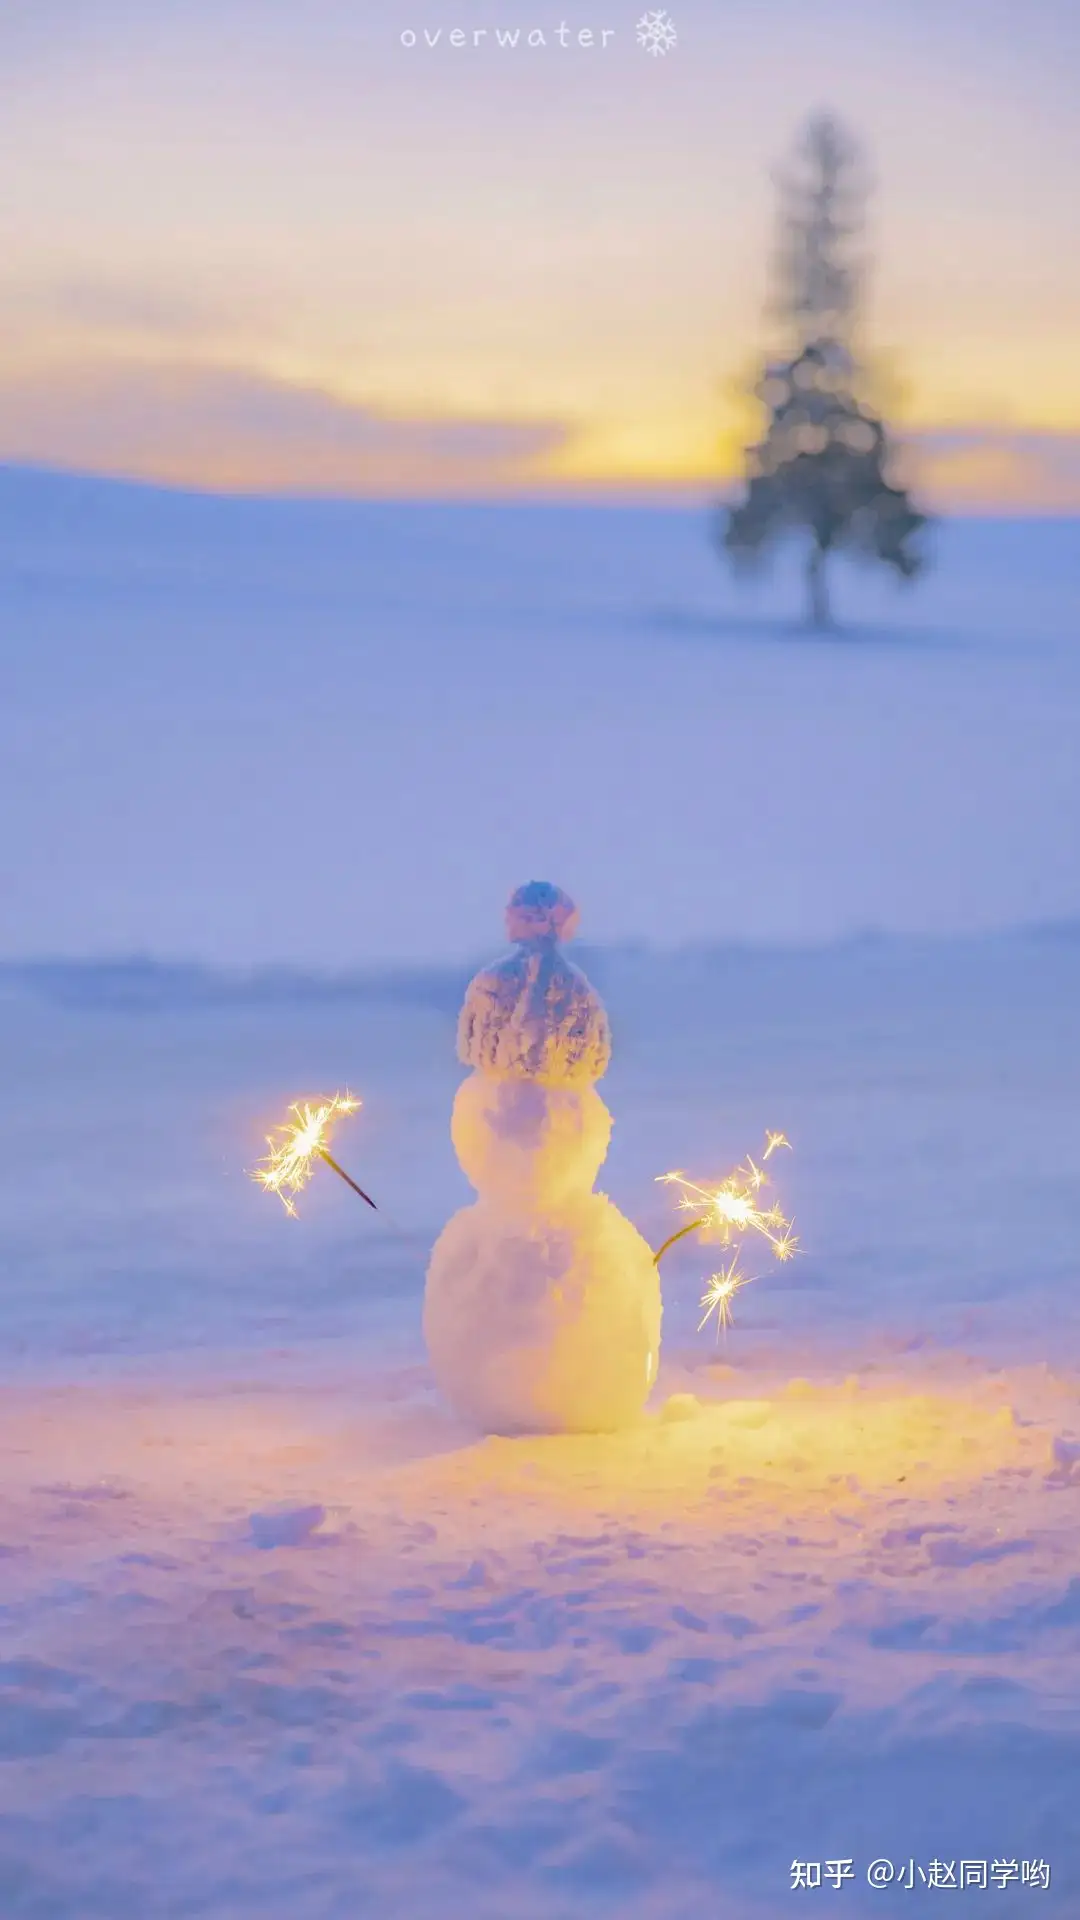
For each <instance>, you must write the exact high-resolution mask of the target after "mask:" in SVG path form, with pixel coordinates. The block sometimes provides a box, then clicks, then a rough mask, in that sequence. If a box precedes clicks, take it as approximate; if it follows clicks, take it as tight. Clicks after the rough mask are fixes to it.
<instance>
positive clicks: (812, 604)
mask: <svg viewBox="0 0 1080 1920" xmlns="http://www.w3.org/2000/svg"><path fill="white" fill-rule="evenodd" d="M806 593H807V608H806V618H807V622H808V624H809V625H810V626H811V627H815V628H818V629H820V628H822V627H831V626H832V614H831V612H830V609H829V590H828V585H827V583H826V580H825V553H824V550H823V549H822V548H821V547H819V546H818V543H817V541H816V540H815V541H814V544H813V546H812V547H811V549H810V552H809V554H808V555H807V559H806Z"/></svg>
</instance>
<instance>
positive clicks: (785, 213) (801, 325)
mask: <svg viewBox="0 0 1080 1920" xmlns="http://www.w3.org/2000/svg"><path fill="white" fill-rule="evenodd" d="M865 195H866V186H865V179H864V176H863V171H862V166H861V161H860V156H859V153H858V149H857V148H856V146H855V144H854V142H853V141H852V140H851V139H850V138H849V136H848V135H847V134H846V133H845V132H844V130H843V129H842V128H841V127H840V126H839V125H838V123H837V122H836V121H835V120H833V119H830V118H828V117H826V116H822V117H819V118H817V119H814V120H811V121H810V123H809V125H808V126H807V128H806V130H805V133H804V135H803V139H802V141H801V144H800V146H799V149H798V151H797V154H796V167H795V170H794V171H793V172H791V173H789V174H788V175H787V176H786V177H784V178H783V179H782V181H781V222H780V246H779V249H778V253H777V261H776V288H775V295H774V299H773V303H772V312H773V315H774V316H775V318H776V319H777V320H778V321H779V322H780V324H781V326H782V328H783V330H784V333H785V336H786V347H787V351H786V354H785V356H784V357H782V358H781V359H779V360H778V361H776V362H775V363H773V364H770V365H767V366H766V368H765V370H764V373H763V375H762V378H761V380H760V381H759V383H758V386H757V388H756V393H757V397H758V399H759V401H760V402H761V404H762V406H763V407H764V408H765V411H766V415H767V425H766V429H765V432H764V434H763V436H762V438H761V439H760V440H759V442H758V443H757V445H756V446H753V447H750V448H748V449H747V454H746V488H745V492H744V494H743V497H742V498H741V499H740V500H738V501H737V502H736V504H735V505H734V506H732V507H730V508H729V509H728V510H727V511H726V512H725V514H724V516H723V519H722V524H721V528H720V537H721V543H722V546H723V548H724V551H725V552H726V553H727V554H728V556H729V557H730V558H731V560H732V561H733V562H734V563H735V564H736V565H740V564H741V565H747V564H752V563H753V562H755V561H759V560H760V559H762V558H763V557H764V555H765V554H766V553H767V552H769V551H770V550H771V549H772V547H773V546H775V545H776V543H777V542H778V541H779V540H780V539H781V538H783V537H784V536H785V535H787V534H791V533H796V534H801V535H802V536H803V538H804V540H805V542H806V585H807V601H808V608H807V611H808V617H809V620H810V623H811V625H813V626H815V627H822V626H826V625H828V624H829V621H830V610H829V597H828V582H827V572H826V569H827V562H828V558H829V555H830V554H832V553H834V552H836V551H838V550H847V551H849V552H853V553H859V554H862V555H863V556H865V557H867V558H869V559H872V560H876V561H880V562H883V563H884V564H886V565H888V566H890V567H892V568H893V569H894V570H895V572H896V573H897V574H899V575H900V576H901V578H903V579H910V578H912V577H913V575H914V574H916V573H917V572H918V571H919V570H920V568H921V566H922V564H923V559H922V555H921V553H920V552H919V550H918V546H917V536H918V534H919V532H920V531H921V529H922V528H923V527H924V526H925V525H926V516H925V515H924V514H922V513H919V512H917V511H916V509H915V508H914V507H913V506H912V504H911V502H910V500H909V499H908V496H907V494H906V492H905V491H904V489H903V488H902V487H900V486H897V485H895V484H893V482H892V480H891V479H890V477H889V474H890V469H891V453H892V449H891V445H890V441H889V436H888V434H887V432H886V429H885V426H884V424H883V422H882V421H881V420H880V419H879V418H878V416H877V414H876V413H875V412H874V411H873V410H872V409H871V407H870V405H869V403H868V401H867V399H866V398H865V397H864V394H863V389H864V387H865V377H864V375H863V374H862V373H861V371H860V369H859V366H858V364H857V361H856V358H855V352H854V347H853V343H852V337H853V332H854V325H855V320H856V317H857V311H858V296H859V291H860V286H861V277H862V274H861V265H860V262H859V261H858V259H857V258H855V257H854V256H853V251H852V244H853V242H854V241H855V240H856V239H857V237H858V235H859V234H860V233H861V231H862V226H863V209H864V203H865Z"/></svg>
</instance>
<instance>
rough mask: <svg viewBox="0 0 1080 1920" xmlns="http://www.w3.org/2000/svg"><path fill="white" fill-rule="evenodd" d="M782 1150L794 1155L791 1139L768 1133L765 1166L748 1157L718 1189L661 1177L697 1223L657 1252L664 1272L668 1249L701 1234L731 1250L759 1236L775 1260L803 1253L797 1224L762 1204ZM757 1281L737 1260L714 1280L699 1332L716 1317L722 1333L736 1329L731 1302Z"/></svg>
mask: <svg viewBox="0 0 1080 1920" xmlns="http://www.w3.org/2000/svg"><path fill="white" fill-rule="evenodd" d="M780 1147H787V1148H788V1149H789V1150H790V1147H791V1142H790V1140H789V1139H788V1138H787V1135H786V1134H783V1133H773V1132H769V1133H767V1134H766V1135H765V1151H764V1153H763V1154H762V1156H761V1159H762V1164H761V1166H758V1164H757V1162H756V1161H755V1160H754V1159H753V1158H752V1157H751V1155H749V1154H747V1157H746V1159H745V1161H744V1162H743V1164H742V1165H741V1166H739V1167H736V1169H735V1171H734V1173H729V1174H728V1177H727V1179H726V1180H722V1181H721V1182H720V1184H719V1186H716V1187H702V1186H698V1184H697V1182H696V1181H694V1180H688V1179H687V1177H686V1175H685V1174H684V1173H662V1174H660V1175H658V1179H659V1181H660V1182H661V1183H663V1184H664V1185H667V1186H676V1187H678V1188H679V1189H680V1197H679V1210H680V1212H684V1213H691V1214H692V1215H693V1218H692V1219H691V1220H690V1221H688V1222H687V1224H686V1226H684V1227H679V1228H678V1229H677V1231H676V1232H675V1233H673V1234H671V1235H669V1237H668V1239H666V1240H665V1241H664V1243H663V1246H661V1247H659V1248H658V1249H657V1252H656V1253H655V1254H654V1256H653V1258H654V1260H655V1261H656V1264H657V1265H658V1266H659V1264H660V1261H661V1259H662V1257H663V1255H664V1254H665V1253H666V1252H667V1250H668V1248H669V1247H673V1246H674V1245H675V1243H676V1241H677V1240H682V1239H684V1238H685V1237H686V1235H687V1234H689V1233H701V1234H702V1235H704V1236H705V1237H706V1238H715V1239H718V1240H719V1242H720V1245H721V1246H724V1247H730V1246H731V1244H732V1242H733V1241H735V1240H738V1241H740V1242H741V1240H742V1238H743V1236H744V1235H745V1234H748V1233H759V1234H761V1235H762V1237H763V1238H764V1239H765V1240H767V1241H768V1243H769V1246H770V1247H771V1249H772V1252H773V1256H774V1258H775V1259H777V1260H790V1259H792V1258H793V1257H794V1255H795V1254H796V1253H797V1252H798V1250H799V1243H798V1240H797V1239H796V1237H795V1233H794V1231H793V1222H792V1221H790V1220H789V1219H788V1218H787V1217H786V1215H785V1214H784V1212H783V1210H782V1209H781V1207H779V1206H778V1205H777V1204H776V1203H775V1202H773V1204H772V1205H771V1206H767V1207H766V1206H761V1205H760V1204H759V1202H758V1195H759V1194H760V1193H761V1190H762V1188H763V1187H765V1186H767V1185H768V1184H769V1176H768V1174H767V1173H766V1172H765V1170H764V1167H765V1162H766V1161H767V1160H768V1159H769V1158H770V1156H771V1155H772V1154H774V1153H775V1152H776V1151H777V1149H778V1148H780ZM751 1277H752V1276H750V1275H748V1274H742V1273H740V1272H739V1270H738V1256H737V1255H736V1256H735V1257H733V1259H732V1260H731V1262H730V1264H729V1265H728V1266H727V1267H725V1268H723V1269H722V1270H721V1271H720V1272H719V1273H714V1274H713V1275H712V1277H711V1279H710V1280H709V1282H708V1285H707V1287H706V1291H705V1293H704V1294H703V1295H702V1300H701V1304H702V1306H703V1307H704V1308H705V1317H704V1319H703V1320H702V1321H701V1325H700V1326H699V1328H698V1331H699V1332H700V1331H701V1327H703V1326H704V1325H705V1323H706V1321H707V1320H708V1319H709V1318H710V1316H711V1315H712V1314H713V1313H715V1314H716V1324H717V1330H718V1331H719V1329H720V1328H721V1327H726V1326H728V1325H729V1324H730V1320H731V1302H732V1300H733V1299H734V1297H735V1295H736V1293H738V1291H739V1289H740V1288H741V1287H745V1286H748V1285H749V1282H750V1279H751Z"/></svg>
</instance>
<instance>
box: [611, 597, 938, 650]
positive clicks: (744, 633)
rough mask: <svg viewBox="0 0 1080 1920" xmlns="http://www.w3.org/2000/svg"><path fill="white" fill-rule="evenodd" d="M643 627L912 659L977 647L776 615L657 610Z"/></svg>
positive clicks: (680, 635) (916, 633)
mask: <svg viewBox="0 0 1080 1920" xmlns="http://www.w3.org/2000/svg"><path fill="white" fill-rule="evenodd" d="M642 622H643V624H644V625H645V626H647V627H649V628H650V629H651V630H652V631H653V632H654V633H663V634H666V635H668V636H670V637H671V638H672V639H676V640H698V641H702V640H704V641H708V640H743V641H752V642H754V643H755V644H756V643H758V642H761V641H765V642H769V641H772V642H775V643H779V644H780V645H782V646H791V645H797V646H800V647H803V648H806V649H807V650H809V649H811V648H818V649H820V648H829V649H836V648H844V649H847V648H867V647H895V648H898V649H901V650H903V651H904V652H911V653H957V652H964V651H967V650H968V649H970V648H971V647H973V646H974V644H975V642H974V640H973V638H972V637H971V635H969V634H965V633H960V632H956V631H950V630H949V629H948V628H933V627H909V626H900V625H894V624H889V623H888V622H885V621H881V622H875V621H870V620H852V621H839V622H837V624H836V625H835V626H831V627H810V626H807V624H806V623H805V621H802V620H796V619H790V618H788V619H784V618H782V617H780V616H779V615H776V614H760V613H756V614H729V613H711V612H706V611H704V610H702V609H699V608H694V607H652V608H649V609H648V610H647V611H646V612H645V613H644V614H643V615H642Z"/></svg>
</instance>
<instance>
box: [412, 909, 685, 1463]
mask: <svg viewBox="0 0 1080 1920" xmlns="http://www.w3.org/2000/svg"><path fill="white" fill-rule="evenodd" d="M577 920H578V914H577V909H576V908H575V906H574V903H573V901H572V900H570V899H568V897H567V895H566V894H565V893H563V892H562V891H561V890H560V889H559V888H558V887H553V886H550V885H549V884H548V883H547V882H546V881H532V882H530V884H529V885H528V886H524V887H519V889H518V891H517V892H516V893H515V894H514V895H513V897H512V899H511V901H510V904H509V907H508V908H507V914H506V924H507V930H508V932H509V934H510V938H511V939H512V940H513V941H514V942H515V946H514V949H513V951H512V952H510V953H509V954H507V955H506V957H505V958H504V959H501V960H498V961H496V962H495V963H494V964H493V965H492V966H490V967H485V968H484V969H483V971H482V972H480V973H478V974H477V975H476V978H475V979H474V980H473V981H472V982H471V984H470V986H469V988H468V991H467V993H466V996H465V1004H464V1006H463V1008H462V1011H461V1018H460V1021H459V1023H458V1057H459V1058H460V1060H461V1061H462V1063H463V1064H464V1065H465V1066H467V1067H469V1068H471V1070H472V1071H471V1072H470V1074H469V1076H468V1078H467V1079H466V1080H464V1081H463V1082H462V1085H461V1086H460V1087H459V1089H458V1092H457V1097H456V1099H455V1101H454V1108H453V1116H452V1120H451V1127H450V1133H451V1139H452V1140H453V1143H454V1150H455V1152H456V1154H457V1157H458V1160H459V1161H460V1163H461V1166H462V1168H463V1169H464V1172H465V1173H466V1175H467V1176H468V1179H469V1182H470V1184H471V1185H472V1186H473V1187H474V1188H475V1190H476V1194H477V1198H476V1200H475V1201H474V1202H473V1204H472V1206H468V1207H463V1208H462V1209H461V1211H460V1212H459V1213H456V1214H455V1215H454V1217H453V1219H452V1220H451V1221H450V1222H449V1223H448V1225H447V1226H446V1227H445V1228H444V1229H443V1232H442V1233H441V1235H440V1236H439V1239H438V1240H437V1242H436V1244H435V1247H434V1250H433V1252H432V1256H431V1264H430V1266H429V1268H428V1275H427V1288H426V1292H425V1296H424V1335H425V1338H426V1340H427V1345H428V1351H429V1353H430V1355H431V1361H432V1365H433V1367H434V1370H435V1374H436V1378H437V1379H438V1382H439V1385H440V1386H441V1388H442V1390H443V1392H444V1394H445V1396H446V1398H447V1399H448V1400H449V1401H450V1403H451V1405H452V1406H453V1407H454V1408H455V1409H456V1411H457V1412H458V1413H460V1414H462V1415H463V1416H464V1417H465V1418H466V1419H468V1420H470V1421H471V1422H473V1423H474V1424H475V1425H477V1426H479V1427H482V1428H483V1429H484V1430H485V1431H486V1432H489V1433H507V1434H508V1433H527V1432H532V1433H538V1432H539V1433H598V1432H607V1431H612V1430H614V1429H616V1428H619V1427H624V1426H627V1425H629V1424H631V1423H632V1422H633V1421H634V1420H636V1419H637V1417H638V1415H639V1414H640V1412H641V1409H642V1407H643V1405H644V1402H645V1400H646V1397H647V1395H648V1393H649V1390H650V1388H651V1387H652V1385H653V1382H654V1381H655V1379H656V1371H657V1364H658V1361H659V1355H660V1285H659V1278H658V1275H657V1270H656V1267H655V1265H654V1263H653V1256H652V1251H651V1249H650V1247H649V1246H648V1244H647V1242H646V1241H645V1240H643V1239H642V1237H641V1235H640V1234H639V1233H638V1231H637V1229H636V1227H634V1226H632V1225H631V1223H630V1221H629V1220H627V1219H626V1218H625V1217H624V1216H623V1215H622V1214H621V1213H620V1212H619V1210H618V1208H617V1207H616V1206H614V1205H613V1204H612V1202H611V1201H610V1200H609V1199H608V1198H607V1195H606V1194H602V1193H595V1192H594V1191H593V1186H594V1182H595V1180H596V1178H597V1175H598V1174H599V1172H600V1168H601V1166H602V1165H603V1162H604V1158H605V1156H606V1154H607V1150H608V1144H609V1141H610V1139H611V1115H610V1114H609V1112H608V1110H607V1108H606V1106H605V1105H604V1102H603V1100H602V1099H601V1098H600V1095H599V1093H598V1092H597V1090H596V1082H597V1081H598V1080H599V1079H600V1078H601V1076H602V1075H603V1073H604V1071H605V1069H606V1068H607V1065H608V1061H609V1059H610V1057H611V1036H610V1031H609V1028H608V1021H607V1015H606V1013H605V1011H604V1007H603V1003H602V1001H601V1000H600V997H599V995H598V994H597V993H596V991H595V990H594V988H593V987H592V986H591V985H590V984H589V982H588V980H587V979H586V978H585V975H584V974H583V973H582V972H581V971H580V970H579V968H577V967H575V966H573V965H572V964H571V963H570V961H569V960H568V959H567V958H566V956H565V954H564V953H563V952H562V950H561V948H560V945H559V942H560V940H568V939H569V938H570V937H571V935H572V934H573V932H574V929H575V927H576V925H577Z"/></svg>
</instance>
